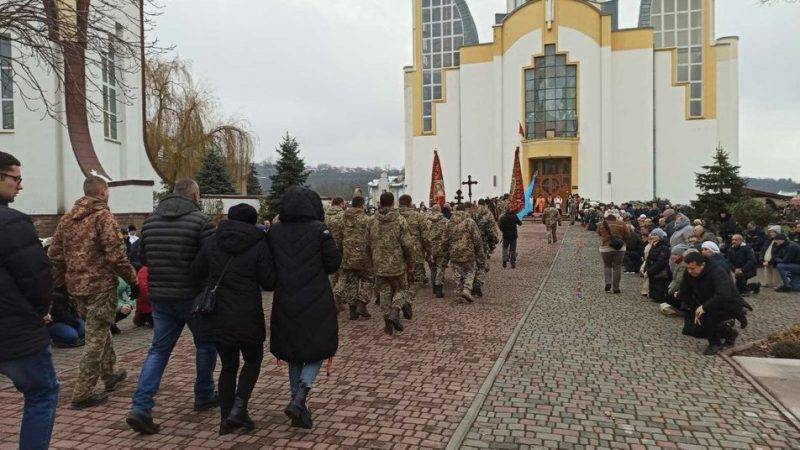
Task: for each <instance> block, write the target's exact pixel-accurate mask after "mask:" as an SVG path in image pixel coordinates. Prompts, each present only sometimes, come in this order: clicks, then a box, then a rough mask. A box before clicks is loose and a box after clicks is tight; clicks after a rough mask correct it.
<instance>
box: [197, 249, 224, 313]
mask: <svg viewBox="0 0 800 450" xmlns="http://www.w3.org/2000/svg"><path fill="white" fill-rule="evenodd" d="M232 259H233V256H231V257H229V258H228V262H226V263H225V267H223V269H222V272H221V273H220V274H219V278H218V279H217V282H216V283H215V284H214V286H213V287H212V286H211V285H210V284H207V285H206V287H204V288H203V290H202V291H201V292H200V293H199V294H197V297H195V299H194V303H193V304H192V314H195V315H201V316H204V315H207V314H211V313H213V312H214V310H215V309H216V308H217V298H216V295H217V288H219V284H220V283H221V282H222V278H223V277H224V276H225V272H227V271H228V266H229V265H230V264H231V260H232Z"/></svg>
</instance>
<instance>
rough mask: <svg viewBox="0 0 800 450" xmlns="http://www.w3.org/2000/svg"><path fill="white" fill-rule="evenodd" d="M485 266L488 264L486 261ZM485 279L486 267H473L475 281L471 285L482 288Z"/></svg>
mask: <svg viewBox="0 0 800 450" xmlns="http://www.w3.org/2000/svg"><path fill="white" fill-rule="evenodd" d="M486 264H488V261H487V262H486ZM485 279H486V267H484V266H482V265H476V266H475V280H474V281H473V284H476V285H478V286H483V281H484V280H485Z"/></svg>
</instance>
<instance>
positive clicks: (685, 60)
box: [650, 0, 703, 117]
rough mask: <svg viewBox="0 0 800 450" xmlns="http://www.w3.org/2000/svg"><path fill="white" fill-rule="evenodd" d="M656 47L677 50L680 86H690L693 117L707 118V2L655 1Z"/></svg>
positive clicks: (653, 14) (687, 0) (651, 17)
mask: <svg viewBox="0 0 800 450" xmlns="http://www.w3.org/2000/svg"><path fill="white" fill-rule="evenodd" d="M650 24H651V25H652V27H653V46H654V47H655V48H670V47H676V49H677V53H678V64H677V67H678V74H677V81H678V82H679V83H689V115H690V116H692V117H699V116H702V115H703V2H702V0H653V3H652V5H651V9H650Z"/></svg>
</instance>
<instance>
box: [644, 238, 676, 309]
mask: <svg viewBox="0 0 800 450" xmlns="http://www.w3.org/2000/svg"><path fill="white" fill-rule="evenodd" d="M650 242H651V246H650V253H648V254H647V260H646V261H645V266H644V270H645V274H646V275H647V279H648V285H649V291H648V296H649V297H650V299H651V300H653V301H654V302H659V303H663V302H666V301H667V289H668V288H669V283H670V281H672V274H671V273H670V270H669V259H670V248H669V242H668V241H667V233H666V232H665V231H664V230H662V229H661V228H656V229H655V230H653V231H651V232H650Z"/></svg>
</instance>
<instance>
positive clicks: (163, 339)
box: [131, 300, 217, 417]
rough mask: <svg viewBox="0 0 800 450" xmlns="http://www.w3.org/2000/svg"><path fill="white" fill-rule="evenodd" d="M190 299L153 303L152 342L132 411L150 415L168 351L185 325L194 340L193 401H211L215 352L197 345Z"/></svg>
mask: <svg viewBox="0 0 800 450" xmlns="http://www.w3.org/2000/svg"><path fill="white" fill-rule="evenodd" d="M192 303H193V301H192V300H187V301H182V302H174V303H154V304H153V343H152V344H151V345H150V350H149V351H148V352H147V358H146V359H145V360H144V364H142V373H141V375H139V386H138V387H137V388H136V392H134V394H133V406H132V408H131V409H132V410H133V411H135V412H137V413H139V414H142V415H145V416H148V417H150V416H152V414H153V407H154V406H155V400H154V397H155V396H156V393H158V388H159V386H160V385H161V378H162V377H163V376H164V369H166V367H167V362H169V357H170V355H171V354H172V349H173V348H175V343H176V342H178V338H179V337H180V336H181V333H182V332H183V327H184V326H185V325H188V326H189V330H190V331H191V332H192V335H193V337H194V345H195V349H196V357H195V369H196V371H197V379H196V380H195V383H194V399H195V402H197V403H206V402H209V401H211V400H212V399H213V398H214V367H215V366H216V364H217V350H216V348H214V344H209V343H200V342H198V330H197V322H196V319H195V318H194V317H192V314H191V309H192Z"/></svg>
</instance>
